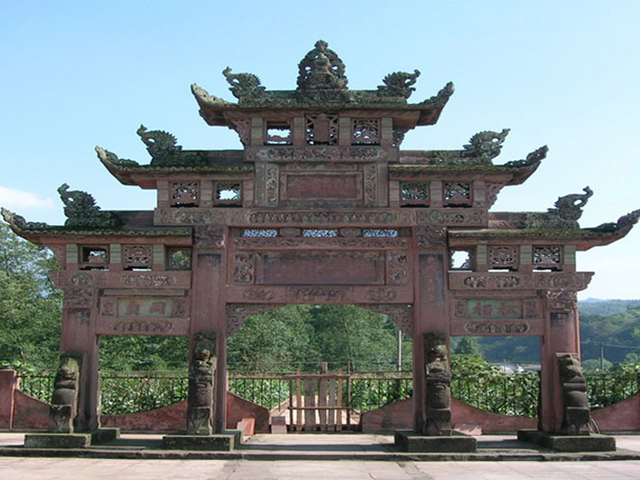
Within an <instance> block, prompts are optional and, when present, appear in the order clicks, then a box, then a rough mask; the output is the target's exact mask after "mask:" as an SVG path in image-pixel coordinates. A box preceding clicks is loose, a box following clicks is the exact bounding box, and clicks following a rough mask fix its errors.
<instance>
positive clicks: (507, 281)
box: [462, 275, 520, 290]
mask: <svg viewBox="0 0 640 480" xmlns="http://www.w3.org/2000/svg"><path fill="white" fill-rule="evenodd" d="M462 283H463V284H464V286H465V287H468V288H472V289H478V290H485V289H487V290H492V289H496V290H501V289H511V288H517V287H518V285H520V278H518V277H515V276H502V275H500V276H496V275H493V276H492V275H469V276H468V277H466V278H465V279H464V280H463V282H462Z"/></svg>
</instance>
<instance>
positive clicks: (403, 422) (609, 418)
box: [0, 370, 640, 433]
mask: <svg viewBox="0 0 640 480" xmlns="http://www.w3.org/2000/svg"><path fill="white" fill-rule="evenodd" d="M451 407H452V408H451V410H452V412H451V413H452V418H451V421H452V423H453V424H454V426H456V425H458V426H459V425H477V426H479V427H480V428H481V429H482V431H483V433H502V432H515V431H517V430H520V429H525V428H536V427H537V423H538V420H537V419H536V418H527V417H511V416H507V415H497V414H495V413H490V412H485V411H483V410H479V409H477V408H474V407H472V406H471V405H468V404H466V403H463V402H461V401H459V400H456V399H455V398H454V399H452V405H451ZM592 416H593V419H594V420H595V422H596V424H597V426H598V428H599V429H600V431H602V432H612V433H613V432H640V393H639V394H636V395H634V396H632V397H629V398H628V399H626V400H623V401H622V402H618V403H616V404H614V405H611V406H609V407H606V408H603V409H600V410H595V411H594V412H592ZM186 418H187V404H186V402H179V403H175V404H173V405H169V406H166V407H162V408H158V409H156V410H150V411H148V412H140V413H132V414H127V415H102V416H101V418H100V420H101V423H102V425H103V426H105V427H119V428H120V429H121V430H122V431H124V432H177V431H181V430H184V429H185V426H186V422H187V420H186ZM243 418H255V420H256V425H255V428H256V430H255V431H256V432H257V433H267V432H269V411H268V410H267V409H266V408H264V407H261V406H259V405H256V404H254V403H251V402H249V401H248V400H245V399H243V398H241V397H238V396H236V395H234V394H232V393H227V428H235V427H236V425H237V424H238V422H239V421H241V420H242V419H243ZM361 422H362V431H363V432H365V433H375V432H392V431H394V430H402V429H412V428H413V399H408V400H403V401H400V402H396V403H393V404H391V405H389V406H387V407H384V408H380V409H378V410H372V411H370V412H365V413H364V414H363V415H362V417H361ZM48 426H49V404H48V403H46V402H41V401H40V400H37V399H35V398H32V397H30V396H29V395H27V394H25V393H23V392H21V391H20V390H19V389H18V377H17V375H16V372H14V371H13V370H0V431H2V430H4V431H7V430H12V431H24V432H28V431H46V430H47V428H48Z"/></svg>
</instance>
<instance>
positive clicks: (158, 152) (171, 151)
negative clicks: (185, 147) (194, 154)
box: [136, 124, 182, 165]
mask: <svg viewBox="0 0 640 480" xmlns="http://www.w3.org/2000/svg"><path fill="white" fill-rule="evenodd" d="M136 133H137V134H138V136H139V137H140V139H141V140H142V143H144V144H145V145H146V146H147V152H149V155H151V159H152V160H151V164H152V165H153V164H154V163H156V164H167V163H170V160H171V159H172V158H173V157H174V156H175V155H177V154H178V153H179V152H180V151H181V150H182V147H181V146H180V145H178V139H177V138H176V137H175V136H174V135H172V134H171V133H169V132H165V131H164V130H147V127H145V126H144V125H142V124H140V128H138V130H136Z"/></svg>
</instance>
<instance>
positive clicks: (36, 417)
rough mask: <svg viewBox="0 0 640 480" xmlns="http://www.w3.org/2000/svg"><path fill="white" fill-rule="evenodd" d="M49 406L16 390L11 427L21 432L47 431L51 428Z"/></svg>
mask: <svg viewBox="0 0 640 480" xmlns="http://www.w3.org/2000/svg"><path fill="white" fill-rule="evenodd" d="M49 407H50V405H49V404H48V403H46V402H41V401H40V400H38V399H35V398H33V397H30V396H29V395H27V394H26V393H23V392H21V391H20V390H16V391H15V393H14V406H13V425H12V428H11V429H12V430H17V431H21V432H37V431H43V430H44V431H46V430H47V429H48V428H49Z"/></svg>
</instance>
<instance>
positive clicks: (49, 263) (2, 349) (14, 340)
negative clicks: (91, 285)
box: [0, 223, 62, 368]
mask: <svg viewBox="0 0 640 480" xmlns="http://www.w3.org/2000/svg"><path fill="white" fill-rule="evenodd" d="M57 268H59V266H58V263H57V261H56V259H55V258H54V257H53V255H52V254H51V252H50V251H49V250H47V249H46V248H43V247H38V246H36V245H33V244H31V243H28V242H26V241H24V240H22V239H20V238H18V237H17V236H16V235H15V234H14V233H13V232H11V230H10V229H9V227H7V226H6V225H5V224H2V223H0V362H2V363H3V364H4V365H7V366H13V367H19V366H37V367H41V368H42V367H44V368H55V366H56V365H57V362H58V352H59V350H58V349H59V347H58V345H59V342H60V325H61V311H62V294H61V292H60V291H59V290H58V289H57V288H55V286H54V285H53V283H52V282H51V280H50V279H49V277H48V272H49V271H50V270H52V269H57Z"/></svg>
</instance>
